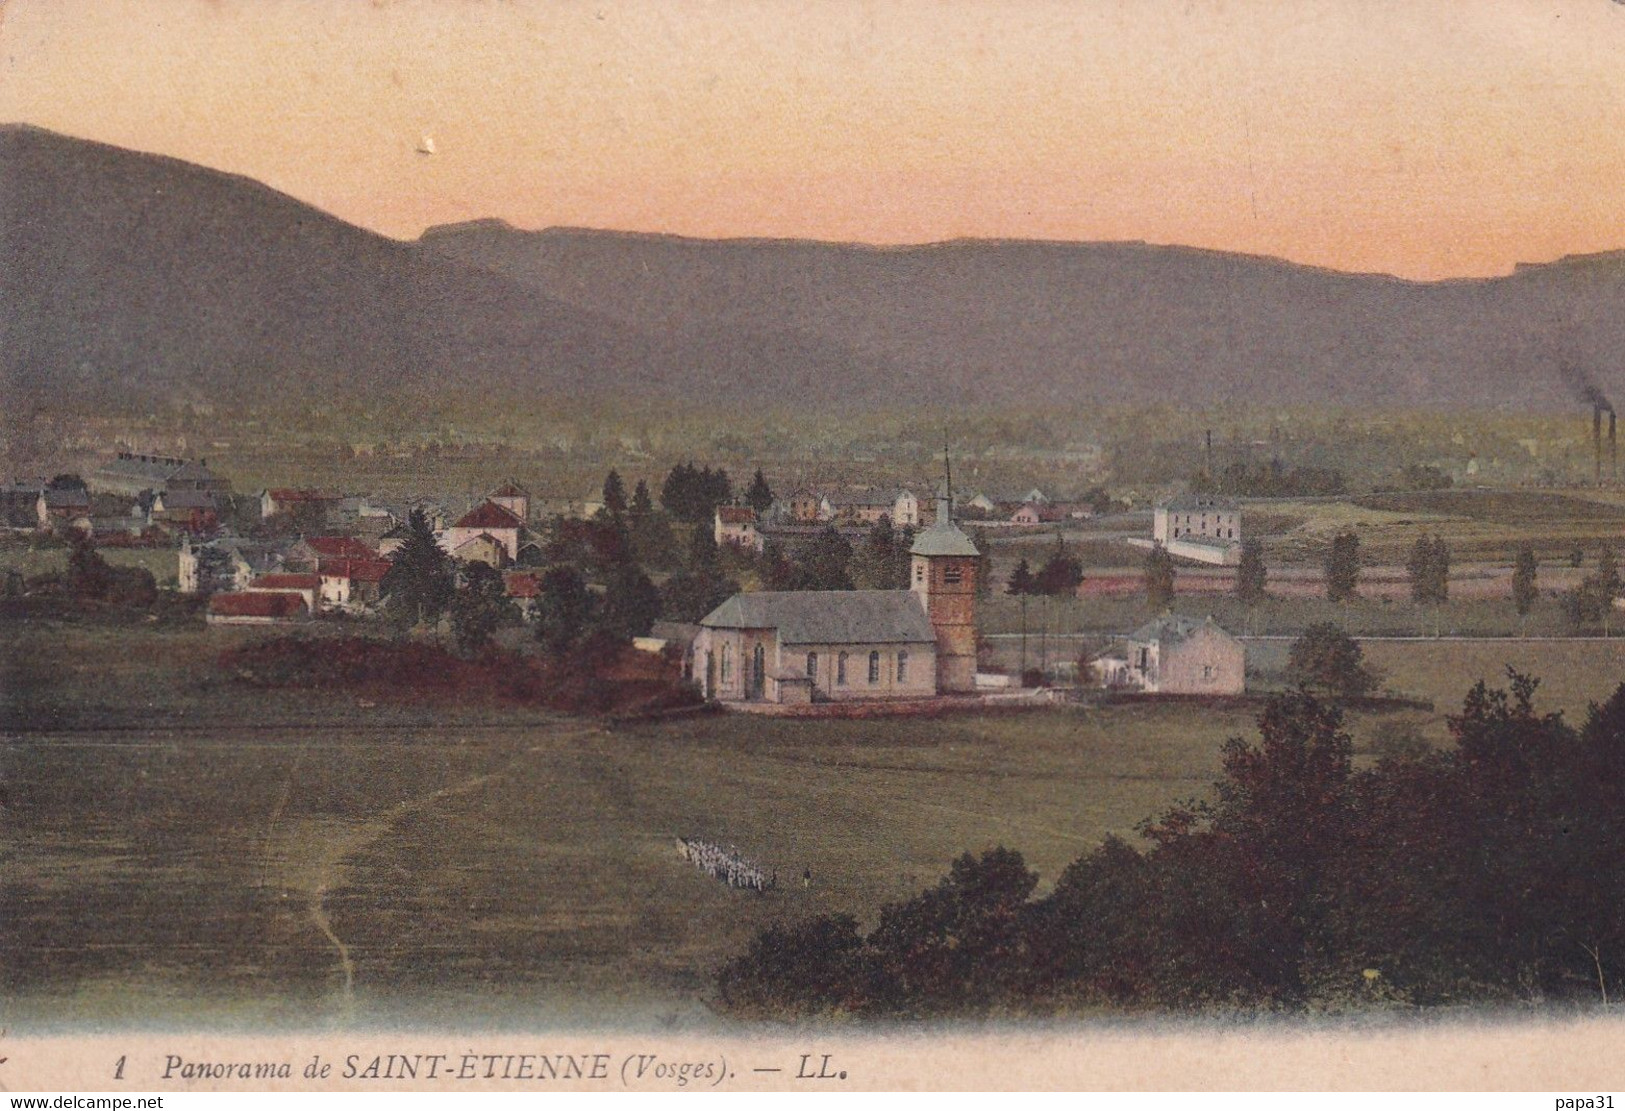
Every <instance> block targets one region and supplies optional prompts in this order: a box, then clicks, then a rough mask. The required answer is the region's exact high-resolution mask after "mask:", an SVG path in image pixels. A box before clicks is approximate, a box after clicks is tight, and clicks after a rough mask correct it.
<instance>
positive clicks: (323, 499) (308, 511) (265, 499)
mask: <svg viewBox="0 0 1625 1111" xmlns="http://www.w3.org/2000/svg"><path fill="white" fill-rule="evenodd" d="M339 500H340V499H339V495H337V494H327V493H323V492H322V491H320V490H292V489H288V488H286V487H278V488H273V489H268V490H264V491H262V492H261V493H260V520H262V521H269V520H270V519H271V518H272V517H281V516H286V515H288V514H299V515H300V516H303V517H307V518H308V519H310V520H318V521H324V520H326V519H327V517H328V515H329V514H330V513H331V512H332V511H333V510H334V509H335V507H336V506H337V505H338V503H339Z"/></svg>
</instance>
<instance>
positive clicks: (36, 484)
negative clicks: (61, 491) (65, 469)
mask: <svg viewBox="0 0 1625 1111" xmlns="http://www.w3.org/2000/svg"><path fill="white" fill-rule="evenodd" d="M48 485H49V483H48V482H47V481H46V480H45V479H43V478H40V479H34V480H32V481H29V480H22V479H19V480H15V481H12V482H9V483H7V484H6V485H4V486H0V527H4V528H8V529H16V530H27V531H29V532H32V531H33V530H35V529H37V528H40V527H41V525H40V518H39V499H40V495H41V494H43V493H44V492H45V488H46V486H48Z"/></svg>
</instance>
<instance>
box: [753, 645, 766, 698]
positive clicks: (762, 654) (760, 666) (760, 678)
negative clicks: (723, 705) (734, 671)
mask: <svg viewBox="0 0 1625 1111" xmlns="http://www.w3.org/2000/svg"><path fill="white" fill-rule="evenodd" d="M766 690H767V650H766V649H764V648H763V647H762V646H761V645H760V644H758V645H757V646H756V654H755V655H754V656H753V657H751V663H750V696H751V698H752V699H754V700H756V701H758V702H759V701H761V698H762V694H763V692H765V691H766Z"/></svg>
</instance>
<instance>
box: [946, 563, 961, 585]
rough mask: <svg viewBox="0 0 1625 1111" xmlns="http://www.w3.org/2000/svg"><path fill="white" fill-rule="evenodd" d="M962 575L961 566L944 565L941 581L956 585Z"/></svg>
mask: <svg viewBox="0 0 1625 1111" xmlns="http://www.w3.org/2000/svg"><path fill="white" fill-rule="evenodd" d="M964 577H965V571H964V569H963V568H960V567H944V568H943V569H942V581H943V582H945V583H947V584H948V585H949V586H958V585H959V583H960V581H961V580H962V579H964Z"/></svg>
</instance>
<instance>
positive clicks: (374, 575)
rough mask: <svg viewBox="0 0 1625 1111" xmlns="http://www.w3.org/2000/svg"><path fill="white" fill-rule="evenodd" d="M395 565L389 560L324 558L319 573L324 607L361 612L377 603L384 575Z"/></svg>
mask: <svg viewBox="0 0 1625 1111" xmlns="http://www.w3.org/2000/svg"><path fill="white" fill-rule="evenodd" d="M391 566H393V564H391V563H390V562H389V560H387V559H324V560H322V561H321V562H320V564H318V566H317V568H316V574H317V576H318V577H319V578H320V579H321V607H322V608H323V609H329V610H342V611H345V612H352V613H353V612H359V611H361V610H364V609H366V608H368V607H370V606H375V605H377V604H378V601H379V599H380V598H381V597H382V584H383V581H384V576H385V575H386V574H388V573H389V569H390V567H391Z"/></svg>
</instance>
